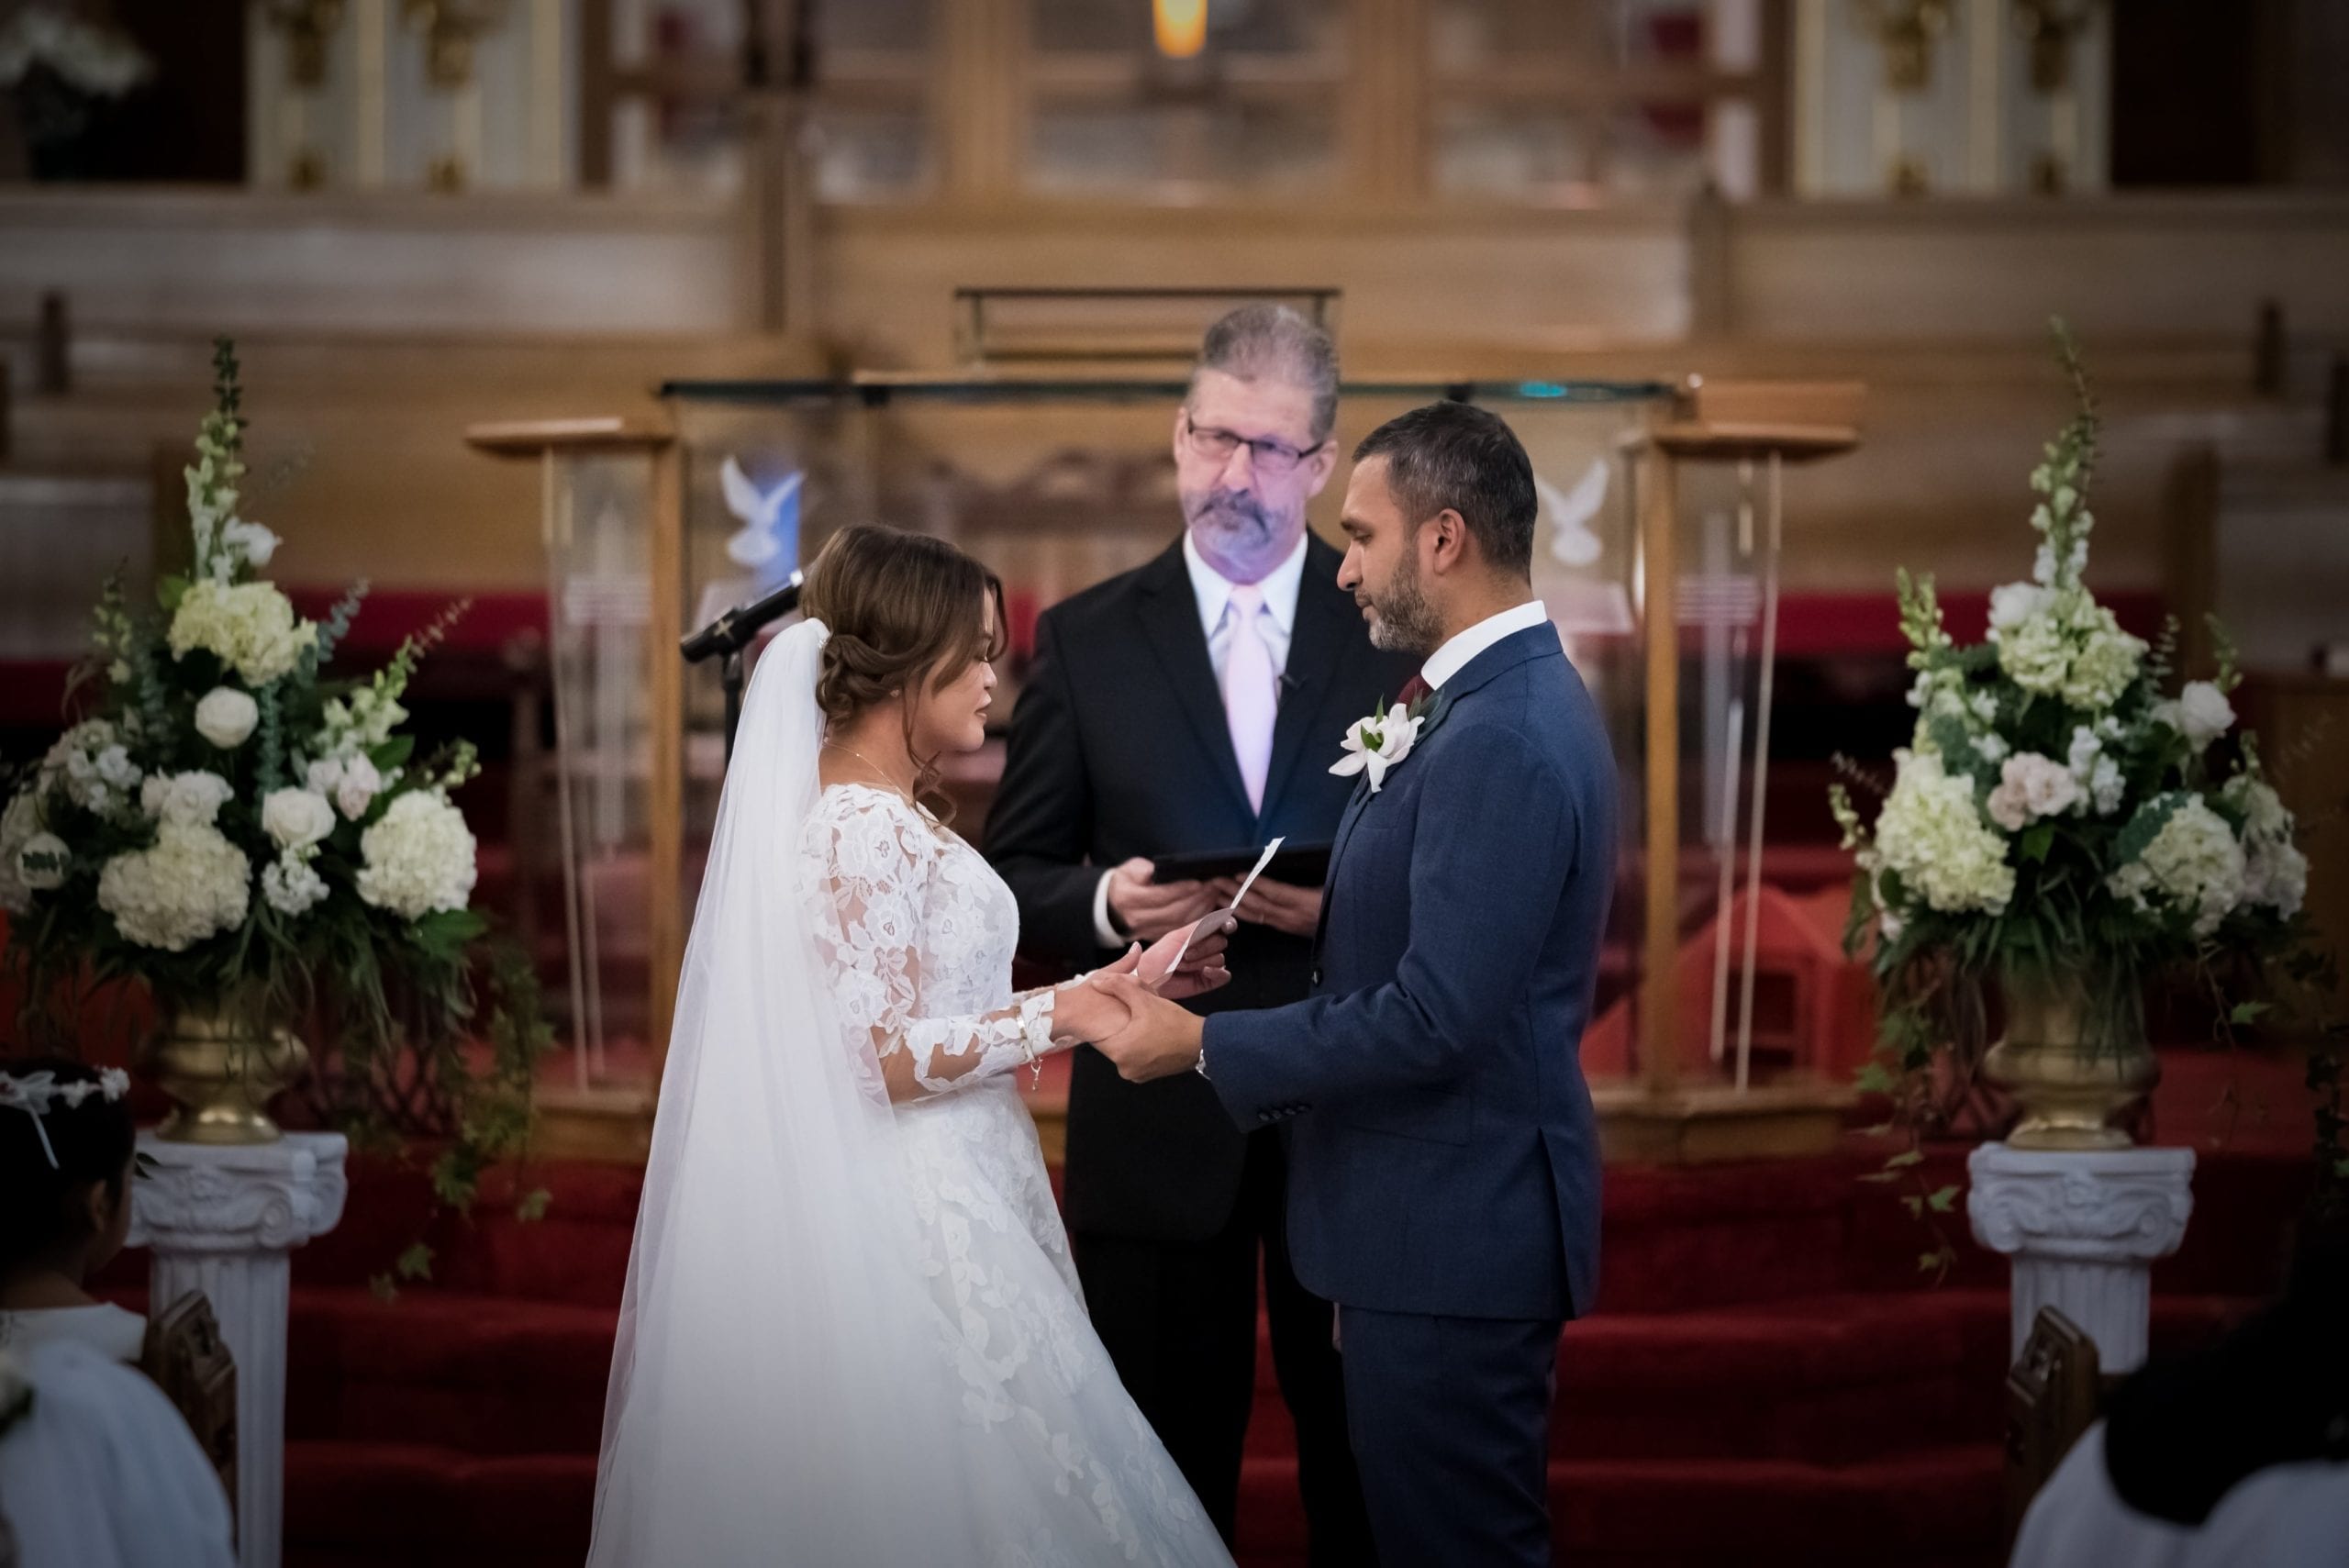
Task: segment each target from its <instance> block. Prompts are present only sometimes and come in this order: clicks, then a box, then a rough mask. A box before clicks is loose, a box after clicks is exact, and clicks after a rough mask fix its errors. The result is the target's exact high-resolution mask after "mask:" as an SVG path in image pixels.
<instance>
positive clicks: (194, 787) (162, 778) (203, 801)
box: [139, 770, 237, 828]
mask: <svg viewBox="0 0 2349 1568" xmlns="http://www.w3.org/2000/svg"><path fill="white" fill-rule="evenodd" d="M236 793H237V792H236V791H235V790H234V789H233V788H231V787H230V785H229V784H228V780H227V779H224V778H222V777H221V776H220V775H219V774H218V773H205V772H202V771H200V770H199V771H196V772H194V773H170V774H165V773H156V774H154V775H153V776H151V777H150V778H149V779H148V780H147V782H146V784H144V785H142V786H141V787H140V789H139V805H140V806H143V807H145V809H146V812H147V815H148V816H150V817H155V818H157V819H159V820H161V821H162V822H166V823H169V824H170V825H172V826H173V827H175V828H209V827H211V826H212V824H213V823H214V822H216V821H217V820H218V819H219V817H220V808H221V807H222V806H226V805H228V801H229V799H230V797H231V796H233V795H235V794H236Z"/></svg>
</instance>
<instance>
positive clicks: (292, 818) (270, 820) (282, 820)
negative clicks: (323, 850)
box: [261, 789, 334, 850]
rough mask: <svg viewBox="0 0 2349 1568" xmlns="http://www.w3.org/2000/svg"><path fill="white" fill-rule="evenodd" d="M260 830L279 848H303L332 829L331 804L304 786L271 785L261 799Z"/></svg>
mask: <svg viewBox="0 0 2349 1568" xmlns="http://www.w3.org/2000/svg"><path fill="white" fill-rule="evenodd" d="M261 826H262V832H264V833H267V834H268V835H269V837H270V841H271V842H273V843H274V844H275V845H276V846H277V847H278V848H279V849H281V850H306V849H308V848H309V847H310V846H311V845H312V844H315V843H317V841H318V840H321V839H323V838H325V837H326V836H327V835H328V834H329V833H331V832H333V831H334V807H333V806H330V805H328V803H327V797H326V796H325V795H319V794H317V792H316V791H314V790H306V789H273V790H272V791H270V792H269V794H268V795H266V796H265V797H263V799H262V803H261Z"/></svg>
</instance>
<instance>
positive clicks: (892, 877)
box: [811, 798, 1053, 1100]
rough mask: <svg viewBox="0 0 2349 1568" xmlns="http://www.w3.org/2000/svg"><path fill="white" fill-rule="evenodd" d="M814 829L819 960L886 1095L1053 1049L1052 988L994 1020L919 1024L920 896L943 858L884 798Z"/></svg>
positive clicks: (939, 1088) (977, 1075)
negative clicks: (868, 1052) (868, 1051)
mask: <svg viewBox="0 0 2349 1568" xmlns="http://www.w3.org/2000/svg"><path fill="white" fill-rule="evenodd" d="M815 830H816V832H817V834H818V840H817V842H816V843H815V844H814V845H812V846H811V848H812V849H813V850H814V851H815V853H816V857H817V860H818V863H819V864H820V866H821V868H822V871H821V873H820V880H819V883H818V887H817V890H816V895H817V903H818V906H819V907H818V910H817V911H816V915H817V918H816V920H815V929H816V947H817V951H818V956H819V957H820V958H821V959H822V961H823V965H824V973H825V977H826V979H827V980H829V983H830V984H831V986H832V993H833V995H834V997H835V998H836V999H837V1005H838V1006H839V1009H840V1017H841V1027H842V1028H843V1029H846V1030H847V1031H848V1032H849V1033H850V1035H851V1037H852V1040H853V1041H854V1043H856V1044H858V1045H869V1048H870V1049H871V1051H872V1052H873V1055H874V1059H875V1060H876V1061H878V1062H880V1064H881V1075H882V1078H883V1081H884V1082H885V1084H887V1086H888V1091H889V1098H891V1099H892V1100H912V1099H919V1098H921V1097H922V1096H924V1095H937V1094H944V1093H946V1092H947V1091H949V1090H951V1089H953V1088H956V1087H958V1086H959V1085H962V1084H971V1083H975V1082H977V1081H978V1080H979V1079H981V1078H986V1077H992V1076H994V1075H995V1074H996V1073H1008V1072H1010V1071H1011V1070H1013V1069H1014V1068H1018V1067H1022V1066H1025V1065H1027V1064H1028V1063H1030V1062H1034V1061H1035V1060H1036V1059H1037V1058H1039V1057H1041V1056H1042V1055H1044V1054H1045V1053H1046V1052H1047V1051H1051V1050H1052V997H1053V993H1052V991H1051V990H1050V989H1049V988H1048V989H1045V990H1041V991H1031V992H1028V993H1025V994H1023V995H1020V996H1019V997H1018V998H1017V999H1015V1000H1014V1001H1013V1002H1012V1003H1011V1004H1010V1005H1009V1006H1004V1007H998V1008H996V1010H994V1011H993V1012H987V1013H973V1014H964V1015H961V1016H956V1017H950V1018H922V1017H919V1016H918V1012H919V1004H920V999H921V995H922V956H921V927H922V919H921V911H922V896H921V895H922V889H923V887H924V885H925V884H926V883H927V882H928V880H929V876H930V871H931V869H932V867H933V866H934V865H935V864H936V862H937V859H938V856H939V855H940V853H941V851H942V846H941V845H940V843H939V842H938V840H937V839H936V838H935V837H933V836H932V835H931V833H930V830H929V829H928V828H926V827H924V826H923V825H922V823H921V822H920V821H919V820H918V818H916V817H912V816H911V815H910V814H909V813H907V812H906V811H904V810H903V809H902V808H899V807H897V806H894V805H893V804H892V803H889V802H886V801H885V800H881V799H878V798H875V799H874V800H870V801H868V800H863V799H855V798H848V799H844V800H843V801H842V802H841V804H840V805H839V806H836V807H835V808H833V809H831V810H829V811H826V812H823V813H820V814H819V820H818V826H817V828H816V829H815Z"/></svg>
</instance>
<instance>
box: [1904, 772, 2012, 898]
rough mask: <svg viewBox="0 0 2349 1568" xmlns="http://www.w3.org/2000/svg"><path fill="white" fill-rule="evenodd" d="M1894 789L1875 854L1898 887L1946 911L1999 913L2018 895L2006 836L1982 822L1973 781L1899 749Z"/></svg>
mask: <svg viewBox="0 0 2349 1568" xmlns="http://www.w3.org/2000/svg"><path fill="white" fill-rule="evenodd" d="M1893 758H1894V762H1895V763H1896V764H1897V771H1896V773H1895V774H1894V778H1893V784H1892V794H1891V795H1889V796H1888V797H1887V799H1886V801H1885V803H1884V811H1883V814H1882V815H1881V816H1879V817H1877V818H1876V860H1877V862H1878V864H1879V865H1880V866H1881V867H1882V868H1883V869H1884V870H1885V871H1888V872H1892V873H1896V874H1898V877H1899V878H1900V881H1901V884H1902V885H1903V886H1904V887H1905V888H1907V889H1908V891H1909V893H1910V894H1911V895H1914V896H1917V897H1920V898H1922V899H1923V900H1924V901H1925V903H1926V904H1927V905H1928V906H1931V907H1932V908H1933V909H1936V910H1939V911H1940V912H1942V913H1943V914H1945V915H1946V914H1958V913H1962V912H1965V911H1967V910H1974V909H1980V910H1987V912H1989V913H1991V914H1994V915H1996V914H2002V913H2004V912H2005V910H2006V907H2007V901H2008V900H2009V899H2010V898H2012V897H2013V896H2014V892H2015V873H2014V868H2013V867H2012V866H2009V864H2007V841H2006V840H2005V839H2004V838H2003V837H2001V836H2000V835H1999V834H1998V831H1997V829H1995V828H1992V827H1991V826H1990V825H1989V824H1988V823H1987V822H1985V821H1984V820H1983V819H1982V813H1981V812H1980V811H1979V810H1978V809H1977V808H1976V806H1975V804H1974V786H1973V784H1971V783H1970V782H1969V781H1967V780H1966V779H1965V777H1964V776H1963V775H1959V776H1952V775H1951V774H1950V773H1948V772H1947V771H1946V770H1945V769H1944V768H1943V765H1942V760H1941V759H1940V758H1939V757H1937V756H1934V755H1932V754H1931V753H1929V752H1920V751H1897V752H1895V753H1894V754H1893Z"/></svg>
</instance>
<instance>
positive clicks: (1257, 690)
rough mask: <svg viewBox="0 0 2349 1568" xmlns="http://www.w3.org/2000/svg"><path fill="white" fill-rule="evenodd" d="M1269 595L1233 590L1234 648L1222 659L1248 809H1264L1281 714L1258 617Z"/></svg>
mask: <svg viewBox="0 0 2349 1568" xmlns="http://www.w3.org/2000/svg"><path fill="white" fill-rule="evenodd" d="M1230 613H1231V617H1232V626H1231V646H1230V648H1229V649H1227V650H1225V651H1224V656H1223V713H1224V719H1225V722H1227V723H1228V724H1230V726H1231V751H1232V754H1233V755H1234V756H1236V757H1238V758H1239V759H1240V779H1241V783H1242V784H1246V785H1247V786H1248V805H1249V806H1250V807H1251V808H1252V809H1253V810H1255V811H1257V812H1259V813H1261V812H1262V811H1263V810H1264V775H1265V773H1268V772H1270V771H1271V768H1272V765H1273V719H1274V717H1275V712H1276V711H1277V706H1278V705H1277V702H1276V700H1275V699H1276V698H1277V697H1278V695H1279V694H1278V692H1277V691H1276V690H1275V682H1276V679H1277V677H1275V675H1274V673H1273V651H1272V650H1271V649H1269V648H1267V647H1265V646H1264V632H1263V631H1262V630H1261V629H1260V628H1258V626H1257V624H1256V617H1258V616H1260V615H1262V614H1263V613H1264V591H1263V590H1262V589H1260V588H1257V587H1256V586H1255V585H1253V584H1242V585H1241V586H1239V587H1236V588H1234V589H1232V590H1231V612H1230Z"/></svg>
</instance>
